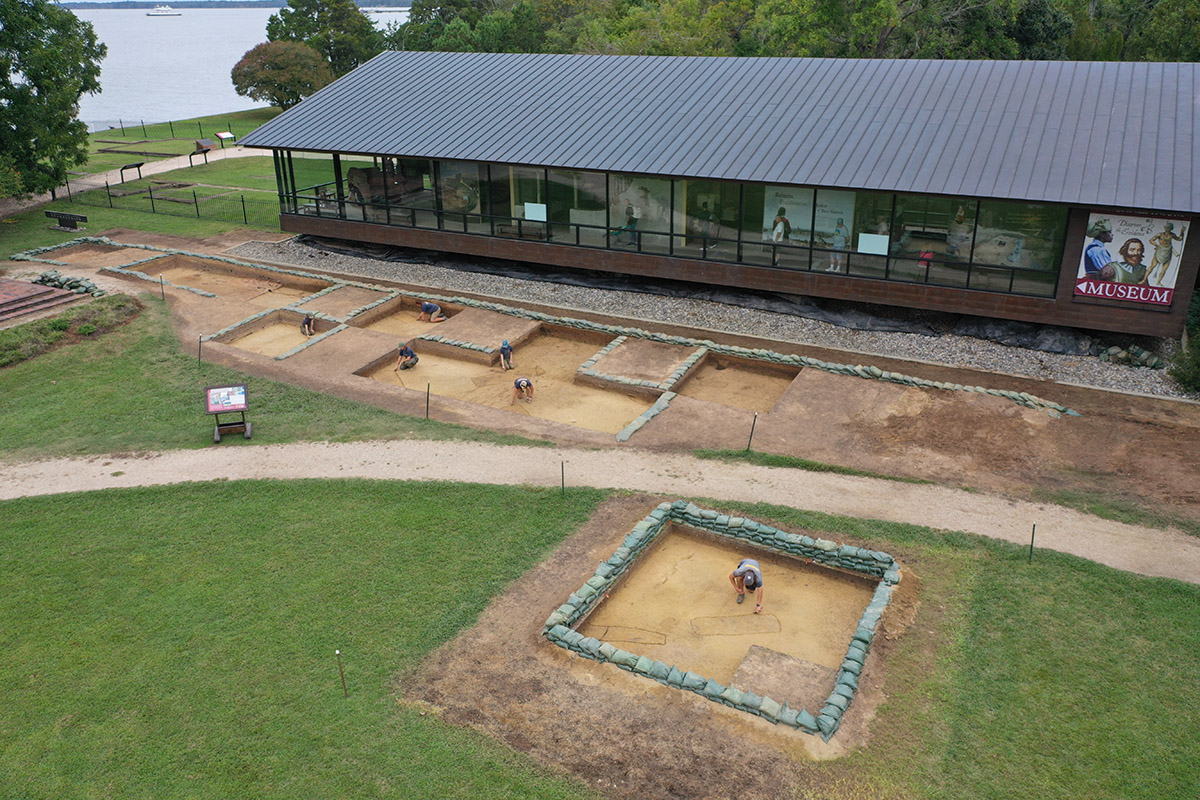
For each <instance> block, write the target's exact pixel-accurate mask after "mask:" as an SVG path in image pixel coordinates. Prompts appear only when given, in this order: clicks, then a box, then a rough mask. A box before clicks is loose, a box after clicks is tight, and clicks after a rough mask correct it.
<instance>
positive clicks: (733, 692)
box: [543, 500, 900, 741]
mask: <svg viewBox="0 0 1200 800" xmlns="http://www.w3.org/2000/svg"><path fill="white" fill-rule="evenodd" d="M741 558H755V559H757V560H758V561H759V563H760V564H761V565H762V570H763V577H764V597H763V599H764V604H763V605H764V608H763V612H762V613H761V614H754V604H753V603H752V602H747V603H745V604H742V605H739V604H737V602H736V595H735V592H734V590H733V587H732V585H731V584H730V583H729V579H728V576H729V573H730V572H732V571H733V569H734V567H736V566H737V564H738V561H739V560H740V559H741ZM899 581H900V565H899V564H898V563H897V562H896V561H895V560H894V559H893V558H892V557H891V556H890V555H888V554H886V553H881V552H877V551H872V550H866V549H863V548H859V547H854V546H852V545H846V544H837V543H835V542H832V541H829V540H825V539H819V538H818V539H813V538H812V537H809V536H804V535H800V534H795V533H788V532H786V531H780V530H778V529H776V528H773V527H771V526H769V525H765V524H761V523H758V522H755V521H754V520H750V519H746V518H743V517H730V516H728V515H724V514H719V513H717V512H714V511H710V510H706V509H701V508H698V507H697V506H695V505H694V504H691V503H687V502H684V501H682V500H680V501H676V502H674V503H663V504H662V505H660V506H659V507H658V508H656V509H655V510H654V511H653V512H651V513H650V515H649V516H647V517H646V518H645V519H644V520H642V521H641V522H639V523H638V524H637V525H635V526H634V528H633V530H632V531H631V532H630V533H629V534H628V535H627V536H626V537H625V539H624V541H623V543H622V545H621V546H620V547H619V548H617V550H616V552H614V553H613V555H612V557H610V558H609V559H608V560H607V561H605V562H604V563H602V564H601V565H600V566H599V567H598V568H597V569H596V571H595V573H594V574H593V575H592V576H591V577H590V578H588V580H587V581H586V582H585V583H584V584H583V585H582V586H581V587H580V588H579V589H577V590H576V591H575V592H573V593H572V594H571V595H570V597H568V598H567V600H566V602H565V603H563V604H562V605H561V606H559V607H558V609H557V610H556V611H555V612H554V613H553V614H551V616H550V618H549V619H547V620H546V623H545V625H544V627H543V634H544V635H545V636H546V637H547V638H548V639H549V640H550V641H551V642H553V643H554V644H557V645H559V646H560V647H564V648H567V649H569V650H572V651H574V652H576V653H578V654H579V655H581V656H584V657H587V658H591V659H595V660H597V661H603V662H608V663H611V664H613V665H614V666H616V667H619V668H621V669H624V670H627V671H629V672H632V673H635V674H638V675H641V676H643V677H646V678H649V679H651V680H655V681H657V682H659V683H661V684H663V685H666V686H669V687H672V688H676V689H682V690H684V691H690V692H693V693H695V694H698V695H700V696H702V697H705V698H707V699H709V700H712V701H714V702H718V703H722V704H723V705H726V706H729V707H732V708H735V709H738V710H740V711H744V712H746V713H750V714H754V715H756V716H759V717H762V718H764V719H766V720H768V721H769V722H772V723H775V724H781V725H786V726H789V727H792V728H795V729H797V730H799V731H802V732H804V733H809V734H815V735H818V736H821V737H822V738H823V739H825V740H826V741H828V740H829V739H830V738H831V737H832V736H833V734H834V733H836V731H837V729H838V727H839V726H840V725H841V720H842V716H843V714H844V713H845V711H846V709H847V708H848V707H849V705H850V703H851V702H852V701H853V699H854V696H855V693H856V692H857V690H858V678H859V675H860V674H861V673H862V670H863V667H864V664H865V663H866V660H867V653H868V652H869V650H870V648H871V644H872V642H873V641H874V638H875V633H876V629H877V627H878V625H879V622H880V619H881V618H882V616H883V613H884V611H885V610H886V608H887V605H888V602H889V600H890V598H891V595H892V591H893V588H894V587H895V586H896V585H897V584H898V583H899Z"/></svg>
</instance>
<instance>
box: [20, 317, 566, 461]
mask: <svg viewBox="0 0 1200 800" xmlns="http://www.w3.org/2000/svg"><path fill="white" fill-rule="evenodd" d="M142 302H143V303H144V304H145V306H146V307H145V309H144V310H143V311H142V313H141V314H140V315H139V316H138V317H137V318H136V319H134V320H133V321H132V322H131V323H129V324H128V325H126V326H124V327H122V328H118V329H117V330H114V331H112V332H110V333H107V334H104V335H101V336H97V337H95V338H90V339H87V340H84V341H80V342H77V343H75V344H72V345H70V346H69V347H63V348H60V349H57V350H53V351H51V352H48V353H44V354H42V355H40V356H37V357H36V358H33V359H30V360H28V361H24V362H21V363H19V364H15V365H13V366H10V367H6V368H4V369H0V397H3V398H4V402H2V403H0V456H3V457H5V458H10V459H35V458H47V457H52V456H67V455H82V454H90V453H110V452H127V451H136V450H170V449H178V448H198V447H212V446H213V425H214V422H213V418H212V417H210V416H208V415H207V414H205V411H204V402H203V400H204V387H205V386H215V385H228V384H241V383H244V384H246V385H247V389H248V393H249V399H250V411H249V412H248V414H247V418H248V419H249V420H250V421H251V423H252V425H253V439H252V440H249V441H247V440H246V439H244V438H243V437H242V436H240V435H237V434H235V435H233V436H226V437H225V438H224V439H223V440H222V442H221V445H220V446H221V447H247V446H250V447H252V446H255V445H260V444H278V443H282V442H294V441H333V442H344V441H363V440H372V439H406V438H419V439H467V440H472V441H486V442H496V443H500V444H526V445H529V444H544V443H542V442H533V441H531V440H528V439H523V438H521V437H516V436H507V435H502V434H495V433H492V432H490V431H477V430H474V429H471V428H466V427H462V426H459V425H451V424H448V423H443V422H438V421H437V420H426V419H424V418H423V417H410V416H403V415H400V414H396V413H394V412H391V411H385V410H383V409H379V408H375V407H373V406H368V405H364V404H361V403H355V402H352V401H349V400H342V399H340V398H337V397H331V396H328V395H324V394H320V393H318V392H313V391H310V390H308V389H303V388H299V387H296V386H290V385H288V384H285V383H278V382H275V381H269V380H265V379H261V378H256V377H253V376H247V375H244V374H242V373H239V372H236V371H235V370H231V369H227V368H225V367H220V366H217V365H214V364H209V363H204V362H201V363H199V364H197V359H196V352H195V350H194V349H191V351H190V352H188V350H185V346H184V345H181V344H180V342H179V340H178V338H177V337H176V336H175V332H174V331H173V330H172V329H171V326H170V321H169V319H168V318H167V309H166V306H165V304H164V303H163V302H162V301H161V300H159V299H157V298H155V297H154V296H152V295H142ZM14 335H15V334H14ZM189 349H190V348H189Z"/></svg>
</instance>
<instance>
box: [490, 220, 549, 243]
mask: <svg viewBox="0 0 1200 800" xmlns="http://www.w3.org/2000/svg"><path fill="white" fill-rule="evenodd" d="M496 235H497V236H504V237H506V238H509V239H538V240H540V241H545V240H546V226H545V224H544V223H541V222H530V223H526V224H524V225H520V226H518V225H497V226H496Z"/></svg>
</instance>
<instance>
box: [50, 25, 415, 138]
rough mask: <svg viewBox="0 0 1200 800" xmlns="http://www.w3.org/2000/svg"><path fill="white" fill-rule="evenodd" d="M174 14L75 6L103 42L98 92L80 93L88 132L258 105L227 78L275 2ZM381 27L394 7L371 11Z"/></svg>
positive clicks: (261, 37) (262, 30) (263, 29)
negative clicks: (152, 14)
mask: <svg viewBox="0 0 1200 800" xmlns="http://www.w3.org/2000/svg"><path fill="white" fill-rule="evenodd" d="M179 10H180V11H181V12H182V13H181V14H180V16H178V17H147V16H146V9H109V8H98V9H79V10H76V11H75V12H74V13H75V15H76V16H78V17H79V18H80V19H82V20H86V21H88V22H90V23H92V27H93V28H95V30H96V37H97V38H98V39H100V41H102V42H104V43H105V44H106V45H108V57H107V58H105V59H104V61H102V62H101V64H100V67H101V74H100V88H101V93H100V94H97V95H84V96H83V97H82V98H81V99H80V102H79V118H80V119H81V120H83V121H84V122H86V123H87V125H88V129H89V130H101V129H105V128H109V127H116V126H117V125H118V124H120V122H124V124H125V126H126V127H128V126H130V125H137V124H138V123H139V122H141V121H143V120H144V121H145V122H147V123H150V122H165V121H167V120H179V119H190V118H192V117H202V116H208V115H212V114H221V113H223V112H226V111H242V110H244V109H248V108H255V107H257V106H261V105H262V103H260V102H257V101H254V100H251V99H249V98H247V97H241V96H239V95H238V94H237V93H236V92H234V90H233V82H232V81H231V80H230V78H229V73H230V71H232V70H233V66H234V64H236V63H237V62H238V61H240V60H241V58H242V56H243V55H245V54H246V51H247V50H249V49H250V48H252V47H254V46H255V45H257V44H261V43H262V42H265V41H266V40H267V18H268V17H270V16H271V15H272V14H274V13H276V12H277V11H278V9H274V8H184V9H179ZM368 16H369V17H370V18H371V20H372V21H374V22H375V24H376V25H377V26H378V27H379V28H381V29H382V28H384V27H386V26H387V24H388V23H390V22H396V23H400V22H404V21H405V20H406V19H407V18H408V13H407V10H405V11H403V12H399V13H382V14H379V13H370V14H368Z"/></svg>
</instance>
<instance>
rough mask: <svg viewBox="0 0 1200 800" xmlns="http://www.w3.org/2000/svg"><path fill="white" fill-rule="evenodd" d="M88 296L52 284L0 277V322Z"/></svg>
mask: <svg viewBox="0 0 1200 800" xmlns="http://www.w3.org/2000/svg"><path fill="white" fill-rule="evenodd" d="M87 296H89V295H78V294H75V293H74V292H69V291H66V290H65V289H55V288H53V287H51V286H42V285H40V284H36V283H25V282H24V281H14V280H8V279H3V278H0V322H7V321H9V320H12V319H16V318H17V317H23V316H25V315H27V314H35V313H37V312H40V311H45V310H47V309H51V308H54V307H56V306H65V305H68V304H70V303H73V302H75V301H76V300H79V299H81V298H83V297H87Z"/></svg>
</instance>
